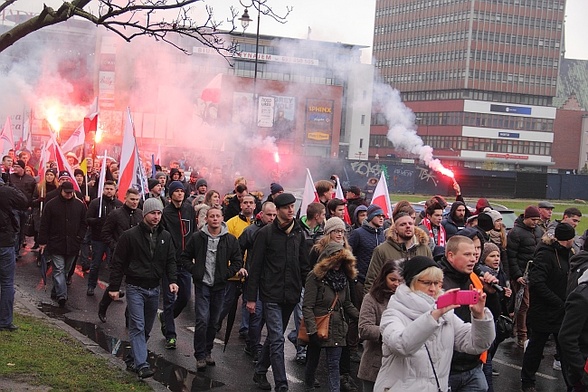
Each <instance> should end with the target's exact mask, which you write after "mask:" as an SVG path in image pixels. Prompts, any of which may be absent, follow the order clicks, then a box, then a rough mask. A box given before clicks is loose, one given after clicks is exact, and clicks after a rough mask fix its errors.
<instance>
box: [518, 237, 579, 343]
mask: <svg viewBox="0 0 588 392" xmlns="http://www.w3.org/2000/svg"><path fill="white" fill-rule="evenodd" d="M570 253H571V250H570V249H567V248H564V247H563V246H561V245H560V244H559V242H557V240H556V239H555V238H551V237H549V236H547V235H546V236H544V237H543V240H542V243H541V244H540V245H539V246H538V247H537V252H536V253H535V257H534V258H533V266H532V267H531V268H530V269H529V304H530V305H529V310H528V312H527V324H528V325H529V326H530V327H531V328H532V329H533V330H534V331H538V332H552V333H557V332H558V331H559V328H560V326H561V322H562V320H563V316H564V305H565V301H566V288H567V284H568V271H569V269H570V263H569V259H570Z"/></svg>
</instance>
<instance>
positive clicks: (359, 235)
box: [349, 221, 384, 283]
mask: <svg viewBox="0 0 588 392" xmlns="http://www.w3.org/2000/svg"><path fill="white" fill-rule="evenodd" d="M383 242H384V229H383V228H381V227H373V226H371V225H370V224H369V223H368V222H367V221H363V224H362V225H361V227H359V228H357V229H355V230H353V231H352V232H351V234H350V235H349V245H350V246H351V249H352V250H353V254H354V255H355V257H356V258H357V269H358V275H357V281H358V282H359V283H364V282H365V277H366V275H367V271H368V267H369V265H370V260H371V259H372V254H373V253H374V249H375V248H376V247H377V246H378V245H380V244H381V243H383Z"/></svg>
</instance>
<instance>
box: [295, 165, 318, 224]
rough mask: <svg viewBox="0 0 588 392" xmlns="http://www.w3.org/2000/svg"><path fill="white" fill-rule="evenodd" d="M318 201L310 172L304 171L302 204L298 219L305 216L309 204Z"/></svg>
mask: <svg viewBox="0 0 588 392" xmlns="http://www.w3.org/2000/svg"><path fill="white" fill-rule="evenodd" d="M318 201H319V197H318V193H317V192H316V188H315V187H314V182H313V181H312V176H311V175H310V170H308V168H307V169H306V182H305V183H304V193H303V194H302V203H301V204H300V217H303V216H305V215H306V208H307V207H308V205H309V204H310V203H316V202H318Z"/></svg>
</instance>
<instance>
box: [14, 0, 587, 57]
mask: <svg viewBox="0 0 588 392" xmlns="http://www.w3.org/2000/svg"><path fill="white" fill-rule="evenodd" d="M242 1H243V2H244V4H247V3H249V4H250V3H251V0H242ZM267 2H268V4H270V5H272V7H273V9H274V11H275V12H276V13H278V14H283V13H284V12H285V7H286V5H293V6H294V10H293V12H292V13H291V14H290V15H289V16H288V22H287V23H286V24H284V25H282V24H279V23H277V22H275V21H273V20H272V19H271V18H269V17H267V16H262V20H261V28H260V33H261V34H268V35H277V36H286V37H294V38H306V36H307V32H308V27H310V28H311V30H312V33H311V38H312V39H315V40H324V41H335V42H344V43H349V44H357V45H365V46H371V43H372V31H373V23H374V22H373V17H374V9H375V3H376V1H375V0H363V1H361V2H358V1H357V0H318V1H317V0H268V1H267ZM39 3H40V2H39V1H38V0H18V1H17V2H16V3H15V4H14V5H13V6H12V8H13V9H26V10H31V11H36V12H39V11H40V4H39ZM45 3H46V4H48V5H51V6H53V7H57V6H58V5H59V4H61V1H59V0H46V1H45ZM203 4H206V5H209V6H211V7H213V8H214V13H215V15H216V19H217V20H221V21H222V20H226V18H227V17H228V16H229V15H230V13H229V7H230V6H233V7H235V9H237V10H238V12H239V15H240V14H241V13H242V11H243V7H242V6H241V5H240V4H239V0H203V1H202V4H200V5H199V6H198V8H199V9H200V10H203V8H204V7H203ZM566 15H567V16H566V57H568V58H574V59H583V60H588V45H586V44H585V39H586V37H587V36H588V23H587V21H588V7H587V6H586V0H567V9H566ZM250 16H251V18H252V19H254V22H253V23H252V24H251V26H250V27H249V29H248V31H249V32H255V29H256V26H255V23H256V22H255V19H256V15H255V13H254V12H250ZM225 26H226V27H228V24H225ZM369 60H370V55H369V53H367V54H366V55H364V57H363V61H364V62H367V61H369Z"/></svg>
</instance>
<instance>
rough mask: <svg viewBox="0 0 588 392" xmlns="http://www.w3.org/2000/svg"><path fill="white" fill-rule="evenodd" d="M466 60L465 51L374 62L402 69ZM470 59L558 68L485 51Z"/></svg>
mask: <svg viewBox="0 0 588 392" xmlns="http://www.w3.org/2000/svg"><path fill="white" fill-rule="evenodd" d="M467 58H468V51H467V50H458V51H451V52H447V51H445V52H436V53H423V54H419V55H414V56H405V57H395V58H385V59H381V60H376V63H375V64H376V67H402V66H407V65H411V64H439V63H447V62H453V61H464V60H466V59H467ZM469 58H470V59H473V60H476V61H490V62H493V63H500V64H517V65H525V66H542V67H553V68H557V67H558V65H559V64H558V60H557V59H554V58H549V57H544V56H525V55H522V54H515V53H503V52H491V51H486V50H473V51H471V52H470V56H469Z"/></svg>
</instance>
